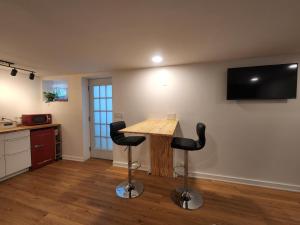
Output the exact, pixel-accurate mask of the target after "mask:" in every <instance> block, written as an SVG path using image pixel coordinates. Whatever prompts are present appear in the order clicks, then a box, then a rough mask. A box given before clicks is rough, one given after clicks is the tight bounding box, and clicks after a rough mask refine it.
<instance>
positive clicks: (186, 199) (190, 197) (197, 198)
mask: <svg viewBox="0 0 300 225" xmlns="http://www.w3.org/2000/svg"><path fill="white" fill-rule="evenodd" d="M184 190H185V189H184V188H183V187H179V188H176V190H174V191H173V192H172V194H171V198H172V200H173V202H174V203H175V204H176V205H178V206H179V207H180V208H184V209H190V210H192V209H198V208H200V207H201V206H202V205H203V202H204V201H203V198H202V196H201V194H200V193H198V192H197V191H194V190H192V189H188V191H187V192H185V191H184Z"/></svg>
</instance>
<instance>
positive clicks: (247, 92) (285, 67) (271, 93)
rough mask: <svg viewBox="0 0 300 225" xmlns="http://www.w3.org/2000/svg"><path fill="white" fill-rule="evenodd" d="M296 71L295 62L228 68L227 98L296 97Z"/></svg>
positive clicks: (296, 65)
mask: <svg viewBox="0 0 300 225" xmlns="http://www.w3.org/2000/svg"><path fill="white" fill-rule="evenodd" d="M297 72H298V64H297V63H290V64H279V65H267V66H254V67H240V68H229V69H228V71H227V99H228V100H242V99H249V100H251V99H252V100H254V99H292V98H296V96H297Z"/></svg>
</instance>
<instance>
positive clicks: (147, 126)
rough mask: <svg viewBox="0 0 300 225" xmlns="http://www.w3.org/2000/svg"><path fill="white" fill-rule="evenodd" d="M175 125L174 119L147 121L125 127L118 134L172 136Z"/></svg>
mask: <svg viewBox="0 0 300 225" xmlns="http://www.w3.org/2000/svg"><path fill="white" fill-rule="evenodd" d="M177 124H178V120H176V119H149V120H144V121H142V122H140V123H136V124H134V125H132V126H129V127H126V128H124V129H122V130H120V132H122V133H136V134H151V135H162V136H173V134H174V132H175V129H176V126H177Z"/></svg>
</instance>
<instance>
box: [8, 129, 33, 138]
mask: <svg viewBox="0 0 300 225" xmlns="http://www.w3.org/2000/svg"><path fill="white" fill-rule="evenodd" d="M28 136H30V132H29V130H23V131H16V132H11V133H7V134H5V140H11V139H18V138H22V137H28Z"/></svg>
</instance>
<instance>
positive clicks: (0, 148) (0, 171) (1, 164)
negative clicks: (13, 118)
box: [0, 134, 5, 179]
mask: <svg viewBox="0 0 300 225" xmlns="http://www.w3.org/2000/svg"><path fill="white" fill-rule="evenodd" d="M4 176H5V160H4V135H3V134H0V179H1V178H2V177H4Z"/></svg>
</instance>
